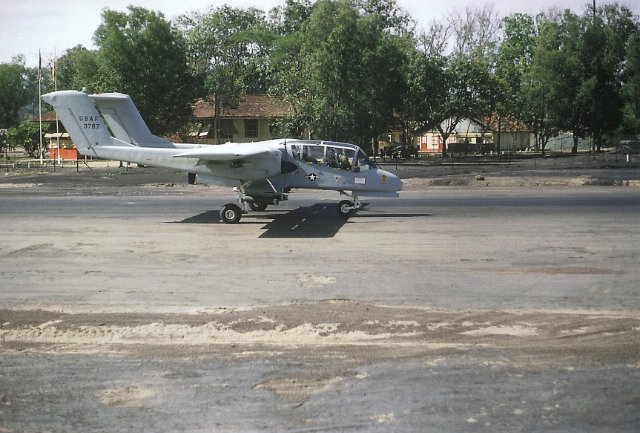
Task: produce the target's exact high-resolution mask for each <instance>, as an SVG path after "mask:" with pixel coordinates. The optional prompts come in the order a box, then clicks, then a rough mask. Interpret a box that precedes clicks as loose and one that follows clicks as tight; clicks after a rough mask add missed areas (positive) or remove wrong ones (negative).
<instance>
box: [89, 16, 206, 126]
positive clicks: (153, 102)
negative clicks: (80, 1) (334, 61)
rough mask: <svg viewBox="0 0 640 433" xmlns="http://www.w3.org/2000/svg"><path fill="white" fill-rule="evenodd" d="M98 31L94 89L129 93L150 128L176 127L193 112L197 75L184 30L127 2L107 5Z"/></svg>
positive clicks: (96, 35) (96, 36) (96, 34)
mask: <svg viewBox="0 0 640 433" xmlns="http://www.w3.org/2000/svg"><path fill="white" fill-rule="evenodd" d="M102 20H103V22H102V24H101V25H100V26H99V27H98V29H97V30H96V33H95V42H96V44H97V45H98V47H99V48H100V49H99V52H98V65H99V68H98V71H97V76H96V79H95V83H96V89H95V90H96V91H99V92H114V91H118V92H122V93H126V94H129V95H131V98H132V99H133V101H134V102H135V103H136V105H137V106H138V108H139V110H140V113H141V115H142V117H143V118H144V119H145V120H146V121H147V123H148V125H149V128H150V129H151V130H152V131H154V132H156V133H159V134H163V133H171V132H175V131H176V130H178V129H179V128H180V126H181V125H183V124H184V122H185V120H186V119H187V118H188V117H189V114H190V113H189V103H190V102H191V100H192V98H193V90H192V88H193V87H192V86H193V79H192V76H191V75H190V73H189V71H188V70H187V58H186V45H185V41H184V38H183V36H182V35H181V34H180V33H179V32H178V31H177V30H176V29H175V28H174V27H172V26H171V24H170V23H169V22H168V21H166V20H165V19H164V16H163V15H162V14H161V13H156V12H153V11H149V10H146V9H143V8H139V7H133V6H130V7H129V13H122V12H117V11H112V10H105V11H104V12H103V13H102Z"/></svg>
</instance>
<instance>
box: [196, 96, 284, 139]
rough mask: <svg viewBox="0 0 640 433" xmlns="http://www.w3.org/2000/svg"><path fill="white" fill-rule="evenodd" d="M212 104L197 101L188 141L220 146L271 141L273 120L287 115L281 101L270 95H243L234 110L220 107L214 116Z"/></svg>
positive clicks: (206, 101)
mask: <svg viewBox="0 0 640 433" xmlns="http://www.w3.org/2000/svg"><path fill="white" fill-rule="evenodd" d="M214 105H215V104H214V102H213V101H210V100H204V99H199V100H198V101H196V102H195V103H194V104H193V106H192V110H193V117H194V120H195V122H196V128H195V130H193V131H192V132H191V133H190V134H189V135H190V140H189V141H194V142H196V143H207V144H221V143H226V142H229V141H232V142H235V143H248V142H252V141H261V140H270V139H272V138H274V137H273V124H274V121H275V120H276V119H278V118H280V117H283V116H286V115H287V114H289V111H290V109H289V107H288V105H287V104H286V103H284V102H283V101H281V100H279V99H277V98H273V97H272V96H270V95H242V96H241V97H240V100H239V104H238V106H237V107H236V108H223V109H222V112H221V113H220V114H219V115H218V116H217V118H216V116H215V112H214V111H215V110H214Z"/></svg>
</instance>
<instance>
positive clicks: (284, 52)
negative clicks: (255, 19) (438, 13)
mask: <svg viewBox="0 0 640 433" xmlns="http://www.w3.org/2000/svg"><path fill="white" fill-rule="evenodd" d="M393 7H395V2H391V1H369V2H361V3H359V4H353V3H351V2H348V1H344V0H342V1H332V0H323V1H319V2H317V3H316V4H315V6H314V8H313V11H312V13H311V15H310V16H309V18H308V19H307V21H306V22H305V23H304V24H303V25H302V26H300V31H298V32H295V33H293V34H289V35H283V36H282V37H280V38H279V39H278V41H277V44H276V49H275V51H274V54H273V56H272V61H273V68H274V70H275V72H276V79H275V81H274V85H273V86H272V90H273V91H274V92H275V93H276V94H278V95H282V96H284V97H285V98H287V99H288V100H289V102H290V103H291V104H292V107H293V115H292V116H291V118H290V119H289V122H288V124H289V125H290V126H292V127H294V128H295V129H297V130H298V131H300V130H302V129H304V130H307V131H308V132H309V134H310V135H311V136H316V137H323V138H327V139H332V140H345V141H353V142H356V143H359V144H362V145H367V146H368V145H369V143H371V141H374V140H375V139H377V137H378V136H379V135H380V134H382V133H383V132H387V131H388V130H389V126H390V124H391V123H392V121H393V114H394V110H395V109H396V108H398V107H399V105H400V100H401V96H402V94H403V92H405V88H406V84H405V76H404V72H403V70H402V69H403V67H404V64H405V63H406V60H405V56H406V54H405V48H404V47H405V45H406V40H407V37H406V36H404V34H405V33H406V32H403V31H402V30H401V29H400V28H398V25H399V23H400V22H401V21H402V20H399V21H398V20H392V19H389V17H388V16H386V15H382V14H379V13H378V12H377V11H378V10H383V11H386V10H388V9H389V8H391V9H392V10H393ZM396 15H402V14H401V13H398V14H396ZM372 83H375V85H372Z"/></svg>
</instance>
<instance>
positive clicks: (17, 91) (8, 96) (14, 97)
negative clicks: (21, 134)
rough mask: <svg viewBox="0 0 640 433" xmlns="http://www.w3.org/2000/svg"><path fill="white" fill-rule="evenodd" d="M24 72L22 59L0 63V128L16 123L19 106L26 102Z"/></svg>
mask: <svg viewBox="0 0 640 433" xmlns="http://www.w3.org/2000/svg"><path fill="white" fill-rule="evenodd" d="M26 73H27V70H26V68H25V66H24V60H23V59H20V58H18V59H15V61H14V62H12V63H3V64H0V128H8V127H11V126H14V125H16V124H17V123H18V120H19V111H20V107H22V106H23V105H24V104H26V103H27V95H28V94H27V87H26V86H27V83H26Z"/></svg>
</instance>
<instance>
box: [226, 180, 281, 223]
mask: <svg viewBox="0 0 640 433" xmlns="http://www.w3.org/2000/svg"><path fill="white" fill-rule="evenodd" d="M234 191H235V192H236V193H237V194H238V203H240V204H241V205H242V207H240V206H238V205H237V204H235V203H227V204H225V205H224V206H222V209H220V219H221V220H222V222H223V223H225V224H236V223H238V222H239V221H240V219H241V218H242V214H246V213H249V209H251V210H253V211H263V210H265V209H267V206H269V205H270V204H272V205H274V204H278V203H279V202H280V201H281V200H287V195H286V194H281V195H278V196H273V197H261V196H258V197H252V196H249V195H246V194H244V193H243V192H242V191H241V190H240V189H235V188H234Z"/></svg>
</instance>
